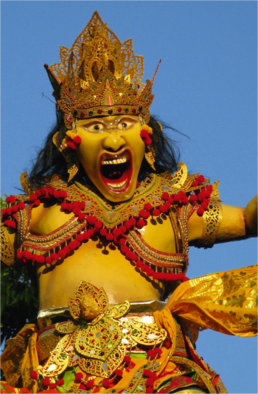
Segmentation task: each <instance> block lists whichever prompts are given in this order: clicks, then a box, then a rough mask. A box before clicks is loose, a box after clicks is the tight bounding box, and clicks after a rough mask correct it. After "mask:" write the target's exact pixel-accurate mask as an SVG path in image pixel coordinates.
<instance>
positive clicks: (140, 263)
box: [135, 260, 143, 268]
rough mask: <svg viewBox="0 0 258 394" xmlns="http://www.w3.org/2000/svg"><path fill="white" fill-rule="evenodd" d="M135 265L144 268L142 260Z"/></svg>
mask: <svg viewBox="0 0 258 394" xmlns="http://www.w3.org/2000/svg"><path fill="white" fill-rule="evenodd" d="M135 265H136V267H137V268H142V266H143V262H142V261H141V260H139V261H137V263H136V264H135Z"/></svg>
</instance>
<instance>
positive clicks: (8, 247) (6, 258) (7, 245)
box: [1, 226, 14, 266]
mask: <svg viewBox="0 0 258 394" xmlns="http://www.w3.org/2000/svg"><path fill="white" fill-rule="evenodd" d="M1 261H2V262H3V263H4V264H6V265H8V266H10V265H11V264H12V262H13V261H14V247H13V246H12V244H11V242H10V239H9V236H8V230H7V228H6V227H4V226H3V227H2V228H1Z"/></svg>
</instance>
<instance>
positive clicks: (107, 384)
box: [102, 379, 112, 389]
mask: <svg viewBox="0 0 258 394" xmlns="http://www.w3.org/2000/svg"><path fill="white" fill-rule="evenodd" d="M102 383H103V386H104V387H105V389H108V388H109V386H110V385H111V383H112V382H111V381H110V380H109V379H103V381H102Z"/></svg>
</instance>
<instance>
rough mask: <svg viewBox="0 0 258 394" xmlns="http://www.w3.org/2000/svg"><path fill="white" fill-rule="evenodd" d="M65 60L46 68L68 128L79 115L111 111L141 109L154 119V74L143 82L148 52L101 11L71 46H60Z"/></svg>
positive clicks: (89, 115) (118, 112)
mask: <svg viewBox="0 0 258 394" xmlns="http://www.w3.org/2000/svg"><path fill="white" fill-rule="evenodd" d="M60 60H61V63H56V64H53V65H52V66H50V67H48V65H45V68H46V70H47V72H48V76H49V79H50V82H51V84H52V86H53V88H54V93H53V95H54V97H55V98H56V100H57V109H58V110H61V111H62V112H63V114H64V122H65V125H66V127H67V128H68V129H70V128H71V126H72V124H73V121H74V119H75V118H78V119H83V118H85V119H87V118H91V117H96V116H108V115H123V114H128V115H139V114H141V116H142V117H143V118H144V120H145V121H146V123H148V121H149V119H150V112H149V107H150V105H151V103H152V100H153V97H154V96H153V94H151V90H152V85H153V81H154V79H152V81H150V80H147V81H146V85H145V84H144V83H142V82H141V78H142V77H143V72H144V65H143V57H142V56H139V55H134V53H133V45H132V40H131V39H128V40H126V41H125V42H124V43H121V42H120V41H119V39H118V38H117V37H116V35H115V34H114V33H113V32H112V31H111V30H110V29H109V28H108V27H107V25H106V24H104V23H103V22H102V20H101V19H100V17H99V14H98V13H97V11H95V12H94V14H93V15H92V17H91V20H90V21H89V23H88V25H87V26H86V27H85V29H84V30H83V31H82V32H81V34H79V36H78V37H77V38H76V40H75V42H74V43H73V45H72V47H71V49H68V48H65V47H60Z"/></svg>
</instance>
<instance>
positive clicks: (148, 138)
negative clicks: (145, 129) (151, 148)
mask: <svg viewBox="0 0 258 394" xmlns="http://www.w3.org/2000/svg"><path fill="white" fill-rule="evenodd" d="M144 143H145V144H146V145H151V144H152V139H151V138H150V137H149V136H148V137H146V138H145V139H144Z"/></svg>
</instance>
